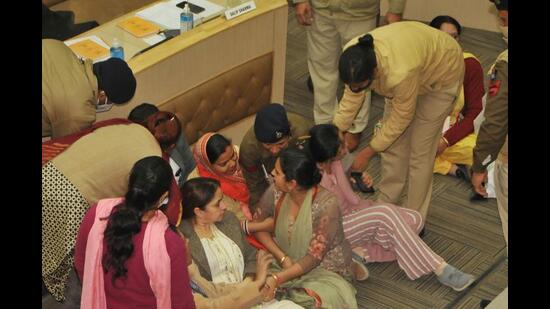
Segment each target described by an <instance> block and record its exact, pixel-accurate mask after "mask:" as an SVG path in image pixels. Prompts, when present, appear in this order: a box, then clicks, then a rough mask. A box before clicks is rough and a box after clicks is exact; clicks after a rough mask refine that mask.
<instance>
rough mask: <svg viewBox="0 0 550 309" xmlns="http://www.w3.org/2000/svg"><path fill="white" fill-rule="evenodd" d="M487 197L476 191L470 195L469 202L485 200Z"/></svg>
mask: <svg viewBox="0 0 550 309" xmlns="http://www.w3.org/2000/svg"><path fill="white" fill-rule="evenodd" d="M487 200H488V199H487V198H486V197H484V196H483V195H481V194H479V193H477V192H474V194H473V195H472V196H471V197H470V202H473V203H475V202H487Z"/></svg>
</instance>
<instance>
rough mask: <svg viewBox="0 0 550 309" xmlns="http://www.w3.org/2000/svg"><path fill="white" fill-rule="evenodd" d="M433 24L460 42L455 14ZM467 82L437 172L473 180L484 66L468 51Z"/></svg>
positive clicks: (441, 149)
mask: <svg viewBox="0 0 550 309" xmlns="http://www.w3.org/2000/svg"><path fill="white" fill-rule="evenodd" d="M430 26H432V27H434V28H437V29H440V30H441V31H443V32H446V33H448V34H449V35H451V36H452V37H453V38H455V39H456V40H457V41H459V39H460V33H461V32H462V27H461V26H460V24H459V23H458V21H457V20H456V19H454V18H452V17H451V16H445V15H440V16H437V17H435V18H434V19H433V20H432V21H431V22H430ZM464 65H465V68H466V71H465V74H464V83H463V87H462V90H461V93H460V96H459V97H458V98H457V100H456V102H455V105H454V108H453V111H452V112H451V115H449V121H448V122H446V124H447V123H448V124H449V125H448V126H444V127H443V130H444V131H443V135H442V136H441V139H440V141H439V146H438V147H437V156H436V158H435V164H434V173H438V174H443V175H454V176H457V177H458V178H462V179H464V180H467V181H469V177H470V176H469V174H470V173H469V172H468V167H469V166H471V165H472V163H473V149H474V146H475V144H476V135H475V134H474V119H476V117H477V116H478V115H479V113H481V110H482V109H483V104H482V98H483V95H484V94H485V90H484V88H483V69H482V67H481V64H480V63H479V60H478V59H477V58H476V57H475V56H474V55H472V54H471V53H467V52H464Z"/></svg>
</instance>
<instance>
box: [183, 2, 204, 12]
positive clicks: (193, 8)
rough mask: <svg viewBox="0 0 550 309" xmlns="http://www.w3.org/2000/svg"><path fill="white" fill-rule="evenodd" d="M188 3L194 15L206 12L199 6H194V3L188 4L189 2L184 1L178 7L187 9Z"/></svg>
mask: <svg viewBox="0 0 550 309" xmlns="http://www.w3.org/2000/svg"><path fill="white" fill-rule="evenodd" d="M186 3H187V4H189V10H191V13H193V14H199V13H201V12H202V11H204V8H203V7H202V6H198V5H196V4H193V3H191V2H187V1H182V2H180V3H178V4H176V6H177V7H179V8H180V9H183V8H184V7H185V4H186Z"/></svg>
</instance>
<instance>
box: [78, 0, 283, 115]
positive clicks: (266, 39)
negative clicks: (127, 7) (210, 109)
mask: <svg viewBox="0 0 550 309" xmlns="http://www.w3.org/2000/svg"><path fill="white" fill-rule="evenodd" d="M210 1H212V2H214V3H217V4H220V5H223V4H224V0H210ZM155 3H156V2H155ZM155 3H153V4H151V5H154V4H155ZM255 3H256V9H255V10H253V11H251V12H248V13H246V14H243V15H241V16H239V17H236V18H234V19H231V20H226V19H225V16H220V17H216V18H215V19H212V20H210V21H208V22H205V23H203V24H200V25H198V26H197V28H195V29H192V30H191V31H188V32H186V33H184V34H182V35H179V36H177V37H175V38H173V39H171V40H169V41H167V42H164V43H162V44H161V45H159V46H157V47H155V48H152V49H151V50H149V51H147V52H145V53H144V54H142V55H139V56H137V57H135V58H132V56H133V55H134V54H136V53H137V52H139V51H141V50H142V49H144V48H146V47H148V46H149V45H148V44H147V43H145V42H144V41H143V40H142V39H138V38H136V37H134V36H132V35H131V34H130V33H127V32H126V31H124V30H122V29H121V28H119V27H118V26H117V23H119V22H120V21H122V20H124V19H126V18H128V17H130V16H133V15H135V14H136V13H137V12H138V11H141V10H142V9H140V10H136V11H133V12H130V13H128V14H126V15H124V16H121V17H119V18H116V19H114V20H112V21H110V22H107V23H105V24H103V25H101V26H99V27H97V28H94V29H92V30H90V31H88V32H85V33H83V34H81V35H79V36H78V37H82V36H88V35H96V36H98V37H100V38H101V39H102V40H103V41H105V42H106V43H107V44H109V45H110V44H111V42H112V40H113V38H115V37H116V38H117V39H118V40H119V41H120V42H121V43H122V45H123V47H124V52H125V58H126V60H127V62H128V65H129V66H130V68H131V69H132V71H133V72H134V75H135V76H136V80H137V89H136V93H135V95H134V97H133V99H132V100H131V101H130V102H128V103H126V104H123V105H121V106H114V107H113V108H112V109H111V110H110V111H108V112H103V113H99V114H97V120H98V121H100V120H105V119H110V118H114V117H123V118H126V117H127V116H128V113H129V112H130V110H131V109H132V108H133V107H135V106H136V105H139V104H141V103H143V102H148V103H151V104H155V105H157V106H162V104H163V103H164V102H166V101H168V100H170V99H171V98H173V97H175V96H177V95H179V94H181V93H183V92H185V91H187V90H189V89H192V88H193V87H195V86H197V85H199V84H201V83H203V82H205V81H207V80H209V79H211V78H212V77H215V76H217V75H219V74H221V73H223V72H226V71H228V70H230V69H232V68H233V67H236V66H238V65H240V64H243V63H245V62H247V61H249V60H251V59H254V58H256V57H258V56H261V55H265V54H267V53H270V52H272V53H273V80H272V93H271V101H272V102H281V103H282V102H283V97H284V75H285V74H284V73H285V58H286V32H287V19H288V5H287V1H286V0H255Z"/></svg>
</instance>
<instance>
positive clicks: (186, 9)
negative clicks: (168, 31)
mask: <svg viewBox="0 0 550 309" xmlns="http://www.w3.org/2000/svg"><path fill="white" fill-rule="evenodd" d="M183 12H184V13H189V3H187V2H186V3H185V5H184V6H183Z"/></svg>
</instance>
